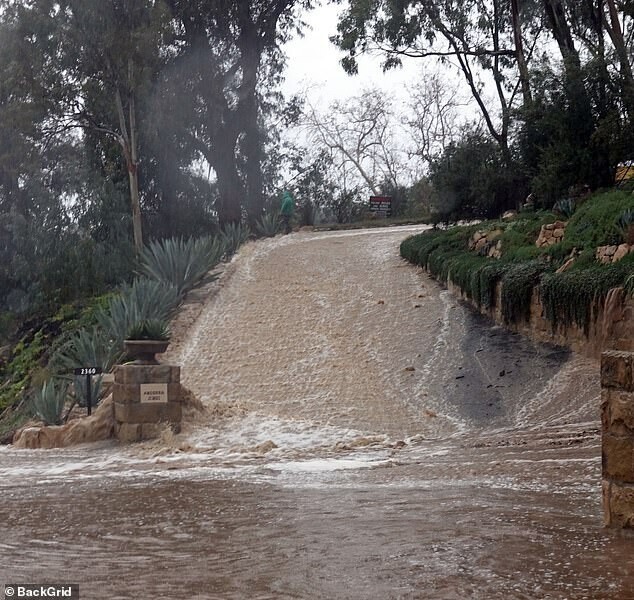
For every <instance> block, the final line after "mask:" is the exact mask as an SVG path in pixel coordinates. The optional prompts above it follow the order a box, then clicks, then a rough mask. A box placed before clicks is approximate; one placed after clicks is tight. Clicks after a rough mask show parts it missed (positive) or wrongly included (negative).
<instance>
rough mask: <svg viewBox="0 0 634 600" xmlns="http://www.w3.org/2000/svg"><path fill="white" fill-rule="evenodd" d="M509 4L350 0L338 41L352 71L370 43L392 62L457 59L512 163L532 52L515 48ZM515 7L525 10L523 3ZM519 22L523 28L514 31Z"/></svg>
mask: <svg viewBox="0 0 634 600" xmlns="http://www.w3.org/2000/svg"><path fill="white" fill-rule="evenodd" d="M510 8H511V7H510V6H509V2H506V1H503V0H491V1H484V0H466V1H464V0H441V1H437V0H434V1H432V0H406V1H404V2H390V1H388V0H373V1H372V2H367V1H366V0H351V2H350V5H349V8H348V10H347V11H346V12H345V13H344V15H343V17H342V18H341V20H340V22H339V25H338V31H339V34H338V36H337V37H336V38H335V41H336V43H337V44H338V45H339V47H340V48H342V49H343V50H345V51H347V52H348V56H347V57H346V58H345V59H344V61H343V64H344V67H345V68H346V69H347V70H348V71H350V72H354V71H355V70H356V61H355V56H356V54H357V53H358V52H363V51H366V50H369V49H373V50H379V51H380V52H382V53H383V54H384V56H385V57H386V59H385V63H384V65H385V67H386V68H389V67H392V66H394V65H397V64H400V61H401V58H402V57H418V58H429V57H431V58H436V59H439V60H441V61H452V62H453V61H455V64H456V65H457V66H458V69H459V71H460V73H462V76H463V77H464V80H465V81H466V83H467V85H468V87H469V90H470V92H471V94H472V96H473V98H474V100H475V102H476V104H477V106H478V107H479V109H480V112H481V114H482V117H483V119H484V122H485V124H486V127H487V129H488V131H489V134H490V135H491V136H492V137H493V139H494V140H495V141H496V142H497V143H498V144H499V146H500V148H501V149H502V152H503V154H504V155H505V156H506V158H507V162H510V160H511V157H510V152H509V127H510V123H511V118H512V111H513V107H514V105H515V104H516V97H517V94H518V91H519V90H520V88H521V89H522V90H523V92H524V96H525V99H526V97H527V95H529V89H528V79H527V76H526V68H525V66H526V63H527V61H528V56H527V54H526V53H525V51H524V48H523V46H522V47H521V48H517V47H516V45H517V42H518V40H521V35H520V34H521V32H520V31H519V27H520V22H519V12H516V13H513V12H512V11H511V10H510ZM515 8H516V9H517V10H518V11H519V7H518V6H517V5H516V6H515ZM514 17H515V18H514ZM513 25H516V26H517V28H518V29H517V30H515V31H514V33H513V34H512V35H509V31H513V27H512V26H513ZM533 43H535V41H534V42H533ZM529 55H530V52H529ZM519 59H521V60H522V68H521V76H518V70H517V62H518V60H519ZM483 73H485V74H487V73H488V74H489V75H490V82H491V84H492V86H493V89H494V90H495V97H496V99H497V103H496V106H495V107H493V108H492V107H491V106H490V105H489V104H488V102H487V100H486V96H485V93H484V87H485V86H484V84H483V82H482V81H481V75H482V74H483Z"/></svg>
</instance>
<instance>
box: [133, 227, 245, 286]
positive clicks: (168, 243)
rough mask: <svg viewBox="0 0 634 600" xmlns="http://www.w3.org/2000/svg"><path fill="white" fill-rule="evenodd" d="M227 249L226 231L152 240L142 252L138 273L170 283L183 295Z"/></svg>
mask: <svg viewBox="0 0 634 600" xmlns="http://www.w3.org/2000/svg"><path fill="white" fill-rule="evenodd" d="M232 243H233V242H232ZM228 248H229V242H228V241H227V237H226V236H225V234H223V236H222V237H211V236H207V237H202V238H195V239H194V238H189V239H184V238H169V239H165V240H160V241H157V242H152V243H151V244H149V245H148V246H146V247H145V248H144V249H143V252H142V253H141V257H140V259H139V269H138V270H139V274H141V275H144V276H145V277H148V278H150V279H154V280H156V281H160V282H167V283H171V284H172V285H174V286H175V287H176V290H177V292H178V294H179V295H183V294H185V293H186V292H187V291H188V290H190V289H191V288H193V287H194V286H195V285H196V284H197V283H198V282H199V281H200V280H201V279H202V278H203V277H204V276H205V275H206V274H207V273H208V272H209V271H210V270H211V269H213V268H214V267H215V266H216V265H217V264H218V263H219V262H220V261H221V259H222V257H223V255H224V254H225V252H227V249H228Z"/></svg>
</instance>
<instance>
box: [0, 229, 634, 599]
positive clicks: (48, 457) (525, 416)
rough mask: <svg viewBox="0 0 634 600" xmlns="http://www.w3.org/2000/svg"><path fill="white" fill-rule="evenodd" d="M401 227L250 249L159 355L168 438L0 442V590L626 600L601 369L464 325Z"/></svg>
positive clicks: (494, 330) (629, 585) (631, 552)
mask: <svg viewBox="0 0 634 600" xmlns="http://www.w3.org/2000/svg"><path fill="white" fill-rule="evenodd" d="M415 230H416V228H394V229H383V230H377V231H359V232H344V233H312V234H295V235H291V236H287V237H280V238H275V239H274V240H269V241H263V242H258V243H255V244H249V245H247V246H246V247H245V248H244V249H243V250H242V251H241V253H240V255H239V256H238V257H237V259H235V262H234V264H233V265H232V275H231V278H230V279H228V280H227V282H226V284H225V285H224V287H222V289H220V291H219V292H218V293H217V294H216V295H215V296H213V297H212V298H210V299H209V301H208V302H207V303H206V304H205V306H204V308H203V310H202V313H201V314H200V317H199V318H198V320H197V321H196V323H195V324H194V325H193V326H192V328H191V329H190V330H188V331H187V332H186V333H185V334H184V336H185V343H182V344H179V345H178V346H177V347H178V351H177V352H175V353H174V354H172V355H170V356H169V359H170V360H171V361H173V362H176V363H179V364H182V366H183V381H184V383H185V385H186V386H187V387H188V388H190V389H191V390H192V391H193V392H194V393H195V394H196V396H197V397H198V398H199V399H200V400H201V401H202V402H203V404H204V405H205V407H206V410H205V413H204V414H198V415H197V416H196V418H195V419H191V418H190V419H189V420H188V421H187V422H186V423H185V424H184V428H183V432H182V433H181V434H179V435H177V436H174V435H170V434H168V433H166V434H165V435H164V436H163V438H161V439H159V440H155V441H152V442H147V443H142V444H136V445H132V446H119V445H117V444H116V443H114V442H107V443H100V444H92V445H86V446H81V447H75V448H71V449H63V450H46V451H44V450H16V449H12V448H10V447H7V448H2V449H0V490H1V494H2V495H1V498H2V502H1V503H0V584H6V583H11V582H33V583H45V582H68V583H78V584H80V593H81V597H82V598H84V599H86V598H108V599H112V598H165V599H168V598H169V599H172V598H188V599H189V598H200V599H234V598H235V599H249V600H251V599H278V598H279V599H291V598H292V599H304V598H305V599H313V598H314V599H348V598H350V599H374V598H377V599H379V598H380V599H384V598H390V599H392V598H394V599H396V598H421V599H441V600H445V599H447V600H450V599H454V598H455V599H460V600H462V599H464V598H477V599H482V600H497V599H499V600H509V599H546V598H549V599H555V598H557V599H564V598H567V599H571V600H572V599H582V598H584V599H585V598H587V599H602V598H605V599H608V598H609V599H619V600H621V599H622V600H625V599H634V537H633V536H632V535H629V534H627V533H623V532H618V531H612V530H607V529H605V528H604V527H603V525H602V508H601V456H600V455H601V449H600V434H599V414H598V409H599V392H600V390H599V383H598V365H597V364H596V363H595V362H593V361H590V360H586V359H582V358H580V357H577V356H573V355H570V354H569V353H568V352H566V351H565V350H562V349H559V348H555V347H551V346H545V345H538V344H534V343H532V342H530V341H528V340H526V339H524V338H521V337H519V336H517V335H514V334H510V333H508V332H506V331H505V330H503V329H501V328H499V327H497V326H495V325H493V324H491V323H490V322H488V321H487V320H485V319H483V318H481V317H479V316H477V315H474V314H473V313H472V312H471V311H470V310H469V309H468V308H466V307H465V306H463V305H462V304H461V303H460V302H458V301H457V300H456V299H455V298H454V297H452V296H450V295H449V294H448V293H447V292H446V291H443V290H442V289H440V288H439V287H438V286H437V284H435V283H434V282H432V281H430V280H429V279H427V278H426V277H425V276H424V275H423V273H422V272H420V270H417V269H415V268H414V267H412V266H410V265H408V264H405V263H404V262H403V261H401V259H400V258H399V257H398V244H399V242H400V241H401V240H402V239H404V237H405V236H406V235H409V234H411V233H412V232H413V231H415ZM0 590H1V587H0Z"/></svg>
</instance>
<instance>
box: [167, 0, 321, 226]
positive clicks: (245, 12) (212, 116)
mask: <svg viewBox="0 0 634 600" xmlns="http://www.w3.org/2000/svg"><path fill="white" fill-rule="evenodd" d="M168 4H169V6H170V10H171V15H172V24H173V29H174V44H173V56H172V57H171V60H170V67H169V78H168V79H167V80H166V85H172V86H176V87H177V88H179V89H181V90H182V91H183V95H182V96H181V98H182V100H181V102H180V104H179V106H180V108H181V109H182V110H186V111H189V114H190V115H191V117H192V121H191V126H190V128H189V135H190V138H191V140H190V141H191V143H192V145H193V146H194V147H196V148H197V150H198V152H199V154H200V155H201V156H202V157H203V158H204V160H205V161H206V162H207V163H208V164H209V165H210V166H211V167H212V168H213V170H214V172H215V174H216V178H217V185H218V193H219V203H218V216H219V220H220V222H221V223H222V224H225V223H232V222H233V223H235V222H239V221H240V220H241V219H242V217H243V212H245V211H246V212H247V213H248V216H249V219H250V220H251V221H253V222H255V221H257V219H258V218H259V217H260V216H261V214H262V211H263V207H264V193H263V189H264V179H263V172H262V165H263V161H264V155H263V154H264V143H265V139H266V132H265V131H263V126H262V123H263V109H264V106H265V104H266V102H265V100H266V96H267V95H268V94H269V93H270V92H271V90H272V88H274V87H275V84H276V83H277V82H278V81H279V77H280V72H281V67H282V65H283V56H282V54H281V51H280V44H281V42H282V41H283V40H285V39H286V38H287V36H288V35H290V33H291V31H292V29H293V27H295V26H296V25H297V23H298V21H297V14H296V9H299V8H301V7H304V8H308V7H310V4H311V3H310V2H309V1H308V0H303V1H299V0H245V1H243V2H233V1H230V0H194V1H189V0H188V1H185V0H169V1H168Z"/></svg>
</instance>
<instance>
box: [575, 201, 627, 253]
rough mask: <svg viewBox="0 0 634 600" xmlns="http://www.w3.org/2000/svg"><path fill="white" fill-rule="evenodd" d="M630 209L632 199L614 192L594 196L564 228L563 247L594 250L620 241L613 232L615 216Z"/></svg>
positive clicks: (617, 234) (617, 216) (615, 231)
mask: <svg viewBox="0 0 634 600" xmlns="http://www.w3.org/2000/svg"><path fill="white" fill-rule="evenodd" d="M633 209H634V196H632V194H628V193H627V192H623V191H619V190H614V191H609V192H605V193H603V194H596V195H594V196H592V197H591V198H590V199H588V200H587V201H586V202H584V203H583V204H582V205H581V206H580V207H579V208H578V209H577V211H576V212H575V214H574V215H573V216H572V218H571V219H570V221H569V222H568V226H567V227H566V234H565V237H564V243H565V245H566V248H573V247H575V248H578V249H586V248H588V249H590V248H591V249H594V248H596V247H597V246H603V245H607V244H616V243H619V242H620V234H619V233H618V231H617V230H616V229H615V223H616V222H617V221H618V219H619V217H620V216H621V215H622V214H623V213H624V212H626V211H628V210H633Z"/></svg>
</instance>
